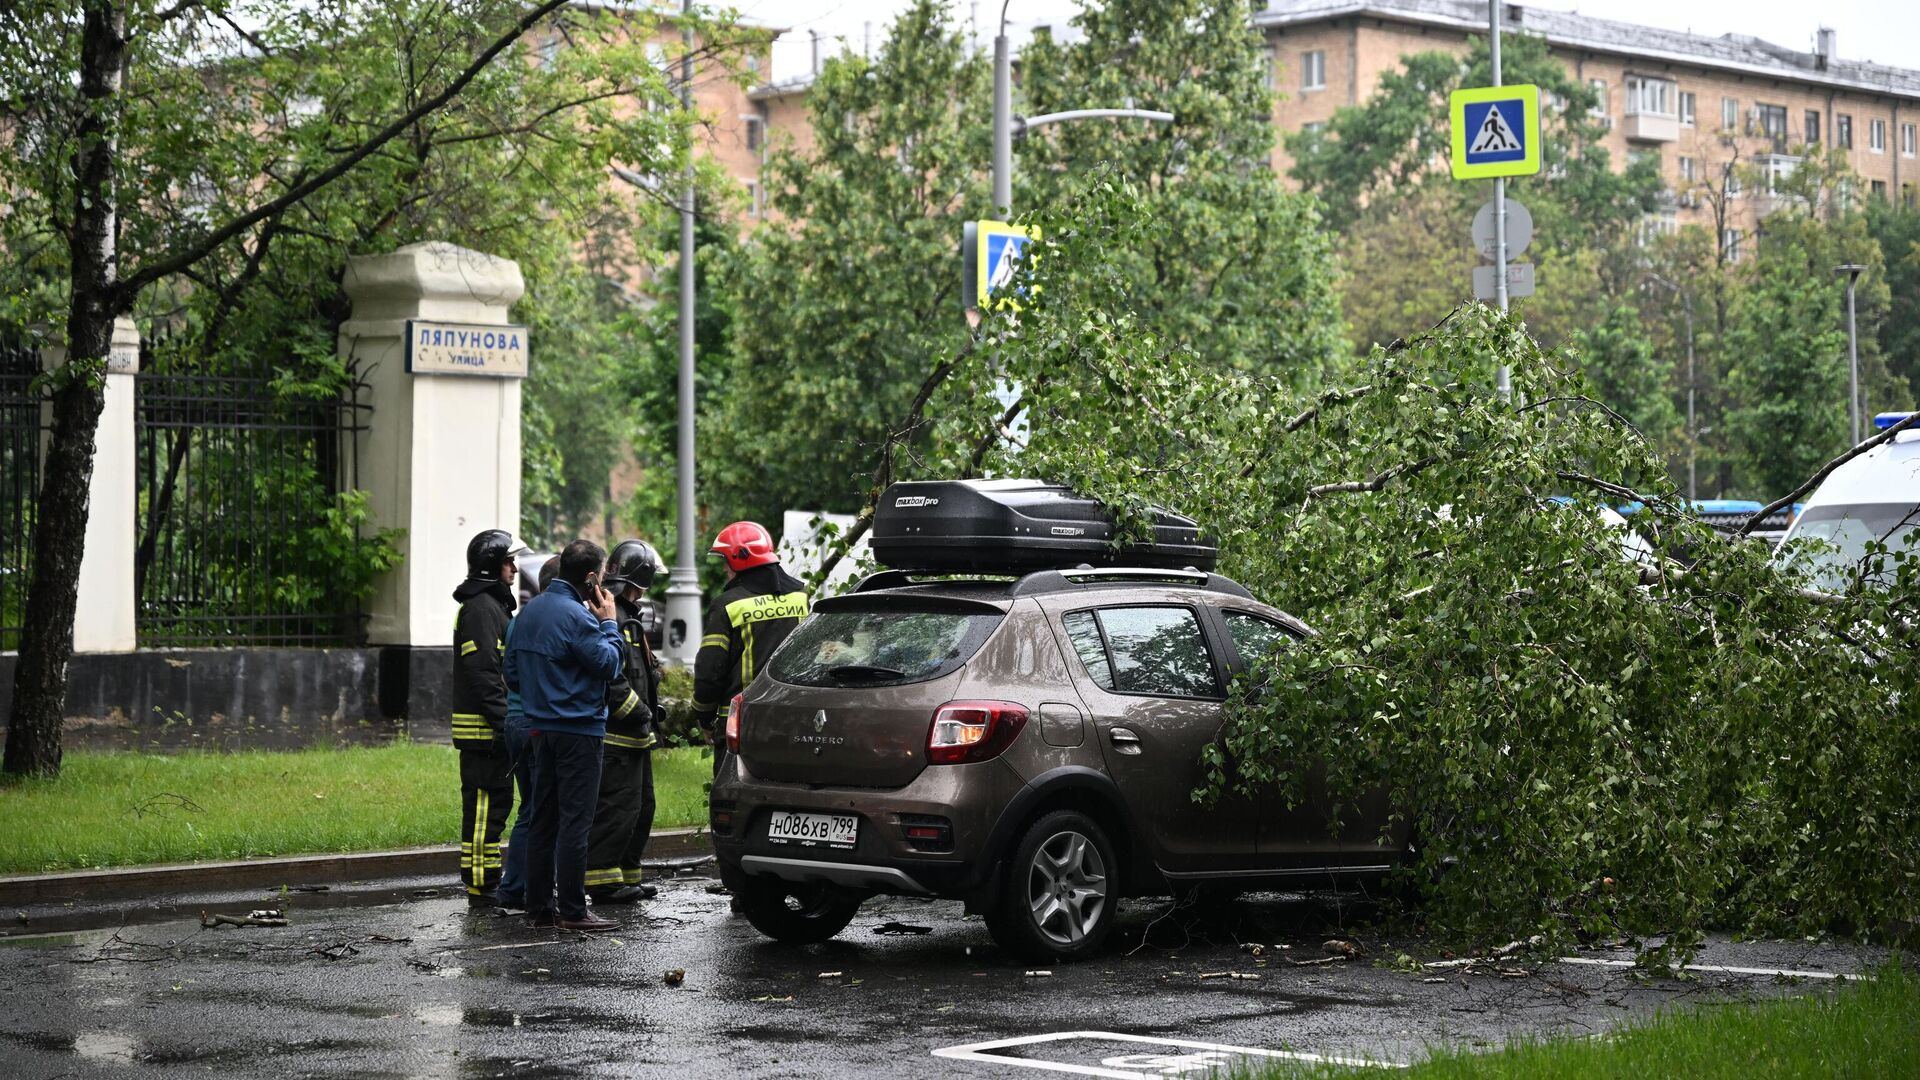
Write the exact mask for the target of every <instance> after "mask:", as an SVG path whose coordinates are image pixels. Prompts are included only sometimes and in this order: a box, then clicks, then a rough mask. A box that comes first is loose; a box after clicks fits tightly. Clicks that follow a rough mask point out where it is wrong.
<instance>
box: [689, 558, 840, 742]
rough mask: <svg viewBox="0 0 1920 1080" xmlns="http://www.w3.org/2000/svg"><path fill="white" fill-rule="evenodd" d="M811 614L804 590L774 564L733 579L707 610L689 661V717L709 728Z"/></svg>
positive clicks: (797, 582) (743, 573)
mask: <svg viewBox="0 0 1920 1080" xmlns="http://www.w3.org/2000/svg"><path fill="white" fill-rule="evenodd" d="M811 610H812V600H811V598H810V597H808V595H807V590H806V586H804V585H802V584H800V582H799V581H798V580H796V579H795V578H794V576H793V575H792V574H789V573H787V572H786V570H785V569H784V568H783V567H781V566H779V565H778V564H773V565H768V566H756V567H753V568H752V569H750V570H743V571H741V572H740V573H739V574H737V575H735V576H734V579H733V581H732V582H731V583H730V584H729V585H728V586H727V589H726V591H725V592H722V593H721V594H720V595H719V596H718V597H716V598H714V601H713V604H712V606H711V607H709V608H708V609H707V624H706V630H705V633H704V636H702V637H701V639H700V651H699V653H698V654H696V655H695V656H694V660H693V716H694V720H695V722H696V723H698V724H699V725H700V726H701V727H704V728H711V727H712V726H713V723H714V720H715V717H716V716H717V715H719V714H720V713H721V710H722V709H724V708H725V707H726V706H727V704H728V703H729V702H731V701H732V700H733V695H735V694H737V693H739V692H740V691H741V690H743V689H745V688H746V687H747V685H748V684H749V683H751V682H753V677H754V676H755V675H757V674H759V672H760V669H761V668H763V667H765V666H766V663H767V660H768V659H769V658H771V657H772V656H773V654H774V651H775V650H776V649H778V648H779V647H780V644H781V643H782V642H784V641H786V640H787V635H788V634H791V633H793V629H794V627H796V626H799V625H800V623H801V621H802V620H803V619H805V618H806V617H807V613H808V612H809V611H811Z"/></svg>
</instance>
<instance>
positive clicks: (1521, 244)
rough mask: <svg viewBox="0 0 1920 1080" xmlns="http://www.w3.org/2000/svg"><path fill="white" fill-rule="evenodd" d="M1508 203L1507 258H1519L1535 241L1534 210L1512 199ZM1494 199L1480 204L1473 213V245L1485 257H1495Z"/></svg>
mask: <svg viewBox="0 0 1920 1080" xmlns="http://www.w3.org/2000/svg"><path fill="white" fill-rule="evenodd" d="M1506 204H1507V258H1509V259H1513V258H1518V257H1519V255H1520V253H1521V252H1524V251H1526V250H1527V245H1528V244H1531V243H1533V212H1532V211H1530V210H1528V209H1527V208H1526V207H1524V206H1522V205H1520V204H1519V203H1518V202H1515V201H1514V200H1512V199H1508V200H1506ZM1494 239H1495V238H1494V235H1493V201H1492V200H1491V199H1489V200H1488V201H1486V202H1484V203H1481V204H1480V210H1479V212H1478V213H1476V214H1474V215H1473V246H1474V250H1476V251H1478V252H1480V257H1481V258H1483V259H1491V258H1493V257H1494V249H1493V241H1494Z"/></svg>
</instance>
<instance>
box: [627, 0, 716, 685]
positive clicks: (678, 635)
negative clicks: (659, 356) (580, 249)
mask: <svg viewBox="0 0 1920 1080" xmlns="http://www.w3.org/2000/svg"><path fill="white" fill-rule="evenodd" d="M692 11H693V0H681V4H680V15H681V31H680V41H681V44H682V45H684V46H685V52H684V54H683V55H682V56H681V57H680V107H681V108H682V109H684V110H688V111H691V110H692V108H693V23H692V20H691V14H692ZM613 175H615V176H616V177H619V178H620V179H621V180H624V181H626V182H627V183H629V184H632V185H633V186H634V187H637V188H643V189H645V190H648V191H659V190H660V189H661V188H662V187H665V186H666V184H665V182H664V181H662V180H661V179H660V178H659V177H655V176H642V175H640V174H638V173H636V172H634V171H633V170H631V169H623V168H621V167H620V166H618V165H615V166H613ZM693 183H694V168H693V154H692V152H691V147H689V152H688V154H687V169H686V175H685V176H684V177H683V178H682V181H681V188H680V197H679V204H680V373H679V397H680V400H679V428H680V432H679V440H678V442H679V447H678V451H677V453H676V458H677V460H676V461H675V466H676V468H675V473H676V481H677V485H676V486H677V487H678V489H679V490H678V492H677V494H678V496H679V498H678V503H679V513H678V515H677V519H676V521H675V526H674V531H675V534H676V536H675V540H676V543H675V545H674V558H673V568H672V569H671V570H669V571H668V572H667V616H666V618H667V625H666V627H665V632H664V633H663V634H662V635H661V640H662V643H663V644H664V645H665V648H664V649H663V650H662V651H663V652H664V653H665V654H666V658H667V659H668V660H671V661H673V662H675V663H679V664H691V663H693V655H694V652H695V651H696V647H697V646H698V644H699V635H697V634H695V633H694V632H693V631H694V630H695V629H697V628H698V627H699V626H700V568H699V566H698V565H697V564H696V563H695V559H696V558H697V556H696V555H695V551H696V550H697V549H696V547H695V539H694V530H695V529H696V528H697V527H698V524H699V522H698V518H697V516H696V507H695V502H694V497H693V496H694V492H693V465H694V461H693V455H694V444H693V405H694V401H693V300H694V296H693V215H694V204H693Z"/></svg>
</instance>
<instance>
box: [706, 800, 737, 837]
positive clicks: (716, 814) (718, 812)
mask: <svg viewBox="0 0 1920 1080" xmlns="http://www.w3.org/2000/svg"><path fill="white" fill-rule="evenodd" d="M733 806H734V804H733V803H732V802H731V801H727V800H721V799H716V800H714V803H713V807H712V809H711V811H710V812H709V814H708V818H707V821H708V824H709V825H710V826H711V828H712V829H713V832H714V835H716V836H732V835H733Z"/></svg>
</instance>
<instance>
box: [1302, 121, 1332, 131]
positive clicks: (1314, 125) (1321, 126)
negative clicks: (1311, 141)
mask: <svg viewBox="0 0 1920 1080" xmlns="http://www.w3.org/2000/svg"><path fill="white" fill-rule="evenodd" d="M1326 129H1327V122H1326V121H1325V120H1309V121H1307V122H1306V123H1304V124H1301V125H1300V130H1301V131H1325V130H1326Z"/></svg>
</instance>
